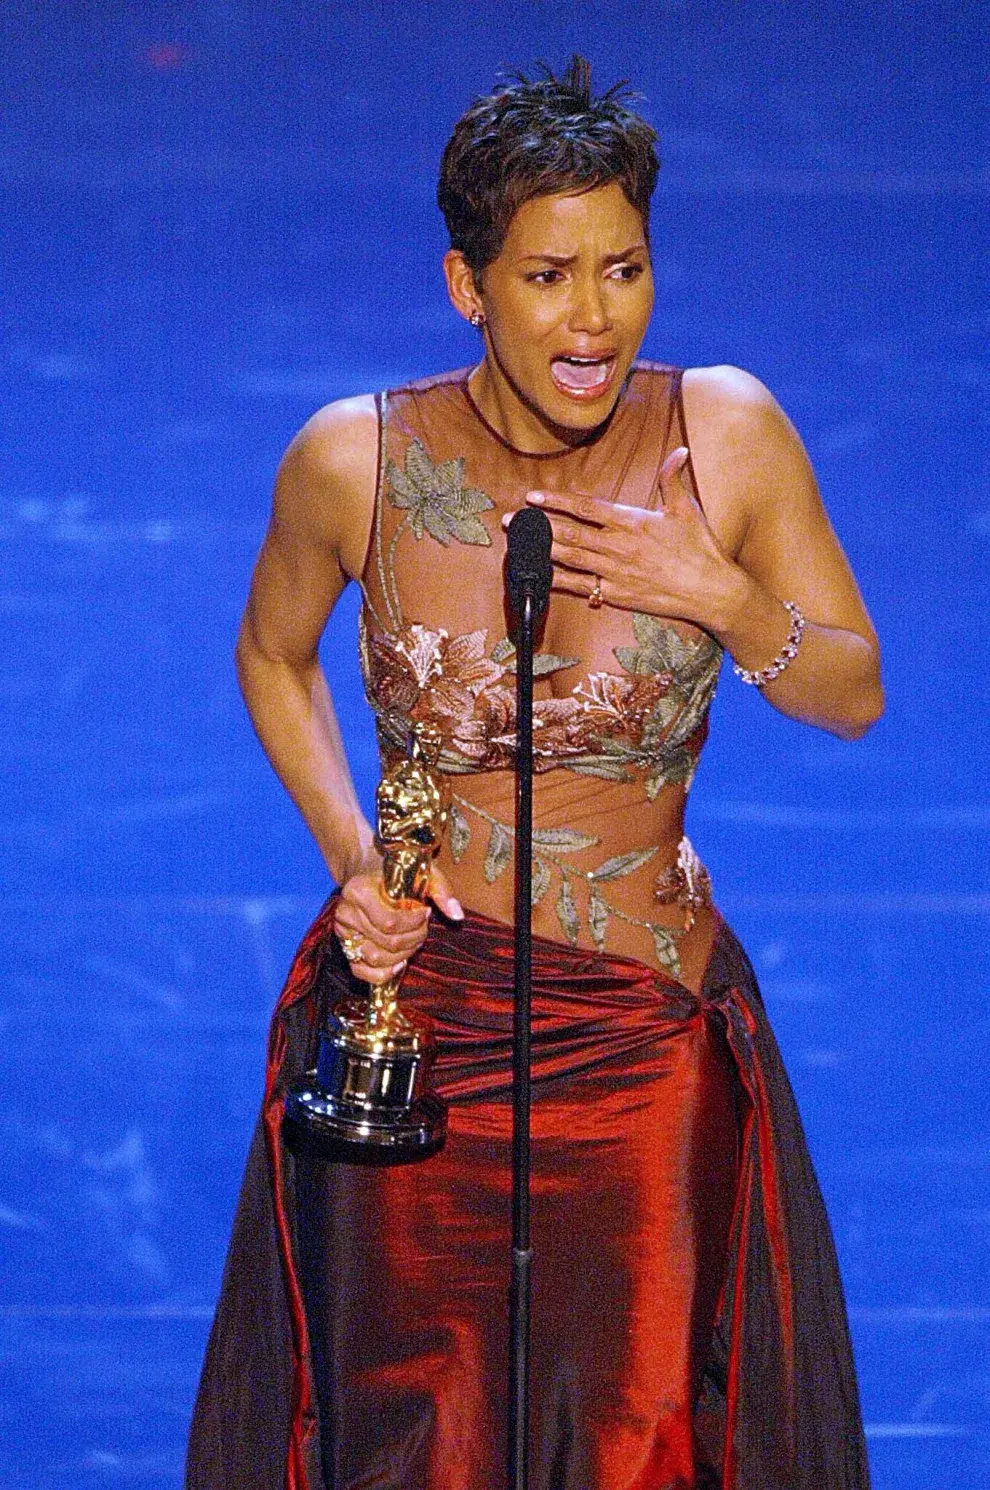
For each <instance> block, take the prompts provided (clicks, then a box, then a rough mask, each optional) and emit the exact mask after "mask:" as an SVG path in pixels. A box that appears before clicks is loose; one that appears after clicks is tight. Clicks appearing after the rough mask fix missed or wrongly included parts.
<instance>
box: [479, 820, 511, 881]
mask: <svg viewBox="0 0 990 1490" xmlns="http://www.w3.org/2000/svg"><path fill="white" fill-rule="evenodd" d="M511 857H512V838H511V836H510V834H509V831H508V829H507V828H505V827H503V826H502V824H501V823H492V831H491V836H490V837H489V839H488V852H487V853H486V854H485V879H486V880H487V881H488V883H489V884H490V885H493V884H494V883H495V881H496V880H497V879H498V877H499V875H500V874H502V873H503V871H504V870H505V868H506V865H507V864H508V862H509V860H510V859H511Z"/></svg>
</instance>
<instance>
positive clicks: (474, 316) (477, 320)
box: [468, 310, 485, 331]
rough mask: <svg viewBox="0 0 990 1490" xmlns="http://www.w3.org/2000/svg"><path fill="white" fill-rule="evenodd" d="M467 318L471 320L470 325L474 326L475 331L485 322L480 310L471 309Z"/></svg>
mask: <svg viewBox="0 0 990 1490" xmlns="http://www.w3.org/2000/svg"><path fill="white" fill-rule="evenodd" d="M468 320H469V321H470V322H471V325H472V326H473V327H474V329H475V331H480V330H481V328H482V326H483V325H484V324H485V316H484V312H483V311H480V310H473V311H472V312H471V314H470V315H469V316H468Z"/></svg>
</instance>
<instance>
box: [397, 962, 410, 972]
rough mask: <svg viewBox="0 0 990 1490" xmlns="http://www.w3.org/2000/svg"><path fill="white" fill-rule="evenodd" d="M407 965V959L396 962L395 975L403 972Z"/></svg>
mask: <svg viewBox="0 0 990 1490" xmlns="http://www.w3.org/2000/svg"><path fill="white" fill-rule="evenodd" d="M408 966H409V962H408V960H407V961H405V962H397V963H396V965H395V972H396V975H398V974H399V973H404V972H405V970H406V968H407V967H408Z"/></svg>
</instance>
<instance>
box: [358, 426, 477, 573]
mask: <svg viewBox="0 0 990 1490" xmlns="http://www.w3.org/2000/svg"><path fill="white" fill-rule="evenodd" d="M385 477H386V482H387V488H386V490H387V495H388V499H389V501H390V502H391V503H392V506H393V507H399V508H401V509H404V510H405V511H407V512H408V513H409V526H410V527H411V528H412V531H413V534H414V535H415V537H416V538H422V537H423V534H424V532H425V533H429V534H430V536H431V537H432V538H435V539H436V540H437V542H438V543H442V544H443V545H444V547H447V546H448V545H449V543H450V540H451V539H452V538H455V539H456V540H457V542H458V543H472V544H477V545H479V546H481V547H484V548H488V547H490V545H491V541H492V540H491V536H490V534H489V532H488V529H487V528H486V527H485V525H484V523H483V522H482V521H481V519H480V518H479V517H478V513H479V512H488V511H490V510H491V508H493V507H494V505H495V503H494V502H493V501H492V499H491V497H489V496H488V495H487V494H486V493H485V492H483V491H480V490H479V489H478V488H477V487H473V486H465V485H464V458H463V456H460V455H459V456H457V457H456V459H454V460H444V461H438V462H437V464H436V465H434V463H433V461H431V459H430V457H429V455H428V454H427V452H426V450H425V448H424V447H423V445H422V443H421V442H420V441H419V440H412V441H410V444H409V448H408V449H407V451H406V467H405V470H404V471H400V470H399V468H398V466H397V465H396V464H395V462H394V461H393V460H390V461H388V462H387V463H386V466H385Z"/></svg>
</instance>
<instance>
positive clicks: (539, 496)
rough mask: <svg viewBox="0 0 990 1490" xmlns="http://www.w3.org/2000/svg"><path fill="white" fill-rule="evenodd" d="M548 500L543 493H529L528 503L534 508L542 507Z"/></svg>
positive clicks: (527, 494)
mask: <svg viewBox="0 0 990 1490" xmlns="http://www.w3.org/2000/svg"><path fill="white" fill-rule="evenodd" d="M545 500H546V498H545V497H544V495H543V493H542V492H541V491H528V492H527V493H526V501H527V502H532V503H533V506H534V507H542V506H543V503H544V501H545Z"/></svg>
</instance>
